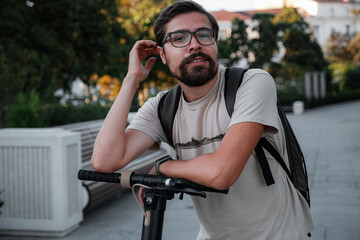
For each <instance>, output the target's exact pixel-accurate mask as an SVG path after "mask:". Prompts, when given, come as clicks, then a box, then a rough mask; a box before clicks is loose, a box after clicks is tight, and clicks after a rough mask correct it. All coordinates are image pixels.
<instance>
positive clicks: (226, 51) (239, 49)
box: [219, 18, 249, 66]
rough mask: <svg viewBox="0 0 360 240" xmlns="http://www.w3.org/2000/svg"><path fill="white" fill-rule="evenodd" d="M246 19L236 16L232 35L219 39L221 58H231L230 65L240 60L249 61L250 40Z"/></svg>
mask: <svg viewBox="0 0 360 240" xmlns="http://www.w3.org/2000/svg"><path fill="white" fill-rule="evenodd" d="M246 28H247V25H246V24H245V23H244V21H242V20H239V19H238V18H235V19H234V20H233V21H232V27H231V36H230V37H229V38H228V39H225V40H220V41H219V58H226V59H229V62H228V63H227V64H228V66H231V65H233V64H234V63H235V62H238V61H240V60H245V61H248V57H249V53H248V51H249V47H248V46H249V41H248V34H247V32H246Z"/></svg>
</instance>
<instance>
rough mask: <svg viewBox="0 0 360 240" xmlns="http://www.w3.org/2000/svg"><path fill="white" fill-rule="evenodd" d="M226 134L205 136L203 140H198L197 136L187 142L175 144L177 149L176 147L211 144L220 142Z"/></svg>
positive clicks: (183, 147)
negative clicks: (211, 136)
mask: <svg viewBox="0 0 360 240" xmlns="http://www.w3.org/2000/svg"><path fill="white" fill-rule="evenodd" d="M224 136H225V134H224V133H222V134H219V135H217V136H215V137H213V138H208V137H204V138H203V139H202V140H197V139H195V137H192V138H191V141H189V142H187V143H176V144H175V150H176V149H179V148H180V149H192V148H199V147H201V146H203V145H206V144H210V143H213V142H220V141H221V140H222V139H223V138H224Z"/></svg>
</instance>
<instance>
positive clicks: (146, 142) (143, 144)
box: [91, 40, 158, 172]
mask: <svg viewBox="0 0 360 240" xmlns="http://www.w3.org/2000/svg"><path fill="white" fill-rule="evenodd" d="M151 55H158V51H157V45H156V43H155V42H153V41H150V40H140V41H137V42H136V43H135V45H134V46H133V48H132V50H131V51H130V54H129V68H128V73H127V74H126V77H125V78H124V80H123V82H122V85H121V89H120V93H119V95H118V96H117V98H116V100H115V102H114V104H113V105H112V107H111V109H110V111H109V113H108V114H107V116H106V118H105V120H104V123H103V125H102V127H101V129H100V131H99V134H98V136H97V137H96V141H95V144H94V151H93V156H92V158H91V165H92V167H93V168H94V169H95V170H96V171H98V172H114V171H116V170H119V169H121V168H123V167H125V166H126V165H127V164H128V163H130V162H131V161H132V160H134V159H135V158H136V157H137V156H139V155H140V154H141V153H142V152H144V151H145V150H146V149H148V148H149V147H150V146H152V145H153V144H154V142H155V141H154V140H153V139H152V138H150V137H149V136H148V135H146V134H145V133H142V132H140V131H136V130H126V126H127V117H128V114H129V111H130V107H131V103H132V100H133V98H134V95H135V93H136V89H137V88H138V86H139V84H140V83H141V82H142V81H144V80H145V79H146V78H147V76H148V75H149V73H150V71H151V69H152V68H153V66H154V64H155V61H156V58H155V57H150V58H149V59H148V60H147V62H146V63H145V65H144V64H143V61H144V60H145V59H146V58H147V57H149V56H151Z"/></svg>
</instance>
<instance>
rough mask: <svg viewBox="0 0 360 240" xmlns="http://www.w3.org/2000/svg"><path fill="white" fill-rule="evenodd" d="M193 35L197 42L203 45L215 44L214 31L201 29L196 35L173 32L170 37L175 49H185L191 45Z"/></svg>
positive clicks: (186, 32)
mask: <svg viewBox="0 0 360 240" xmlns="http://www.w3.org/2000/svg"><path fill="white" fill-rule="evenodd" d="M192 35H195V38H196V39H197V41H198V42H199V43H200V44H202V45H211V44H213V43H214V42H215V34H214V31H213V30H212V29H200V30H198V31H196V32H194V33H191V32H188V31H179V32H173V33H171V35H170V40H171V43H172V44H173V45H174V47H185V46H187V45H189V43H190V41H191V36H192Z"/></svg>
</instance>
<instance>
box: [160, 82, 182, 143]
mask: <svg viewBox="0 0 360 240" xmlns="http://www.w3.org/2000/svg"><path fill="white" fill-rule="evenodd" d="M180 97H181V88H180V86H179V85H176V86H175V87H173V88H172V89H170V90H169V91H168V92H167V93H165V94H164V96H162V97H161V99H160V102H159V105H158V117H159V119H160V123H161V126H162V128H163V130H164V132H165V135H166V138H167V140H168V142H169V143H170V144H171V146H173V147H174V143H173V138H172V129H173V124H174V119H175V114H176V112H177V110H178V107H179V101H180Z"/></svg>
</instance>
